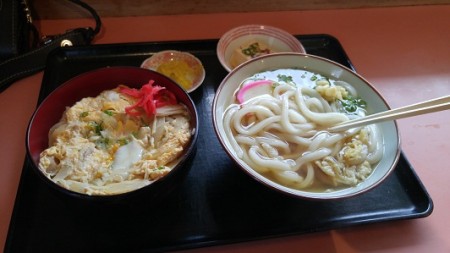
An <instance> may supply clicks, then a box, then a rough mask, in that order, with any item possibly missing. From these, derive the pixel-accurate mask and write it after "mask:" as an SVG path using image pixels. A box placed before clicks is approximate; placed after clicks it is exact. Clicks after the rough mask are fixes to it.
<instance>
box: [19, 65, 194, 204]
mask: <svg viewBox="0 0 450 253" xmlns="http://www.w3.org/2000/svg"><path fill="white" fill-rule="evenodd" d="M197 136H198V117H197V111H196V108H195V105H194V103H193V101H192V100H191V98H190V97H189V95H188V94H187V93H186V92H185V91H184V90H183V89H182V88H181V87H180V86H178V85H177V84H176V83H175V82H174V81H173V80H171V79H170V78H168V77H166V76H164V75H162V74H160V73H158V72H155V71H152V70H148V69H143V68H138V67H106V68H99V69H95V70H92V71H89V72H85V73H82V74H80V75H78V76H75V77H74V78H72V79H70V80H68V81H67V82H65V83H63V84H61V85H60V86H59V87H57V88H56V89H55V90H54V91H52V92H51V93H50V94H49V95H48V96H47V97H46V98H45V99H44V100H43V101H42V102H41V103H40V105H39V106H38V107H37V109H36V111H35V112H34V114H33V116H32V118H31V120H30V123H29V126H28V130H27V138H26V146H27V155H28V158H29V160H30V164H31V166H32V168H33V170H34V171H35V172H36V173H37V174H38V176H39V177H40V178H41V179H42V180H43V181H44V182H45V183H46V184H47V185H50V186H51V188H52V189H56V190H57V192H62V193H63V194H64V195H70V196H75V197H77V198H78V199H87V200H101V201H103V200H105V201H108V200H111V201H115V200H121V199H125V198H126V197H128V196H132V195H134V196H137V195H138V193H142V194H143V195H144V194H145V197H144V198H146V200H147V201H150V200H152V199H154V198H155V199H156V198H157V197H158V196H164V195H166V192H169V191H171V190H172V189H175V188H176V186H177V185H179V184H181V182H182V179H183V178H184V176H185V175H186V174H187V171H188V169H189V168H190V166H189V164H190V161H191V160H192V157H193V156H194V155H195V150H196V149H195V145H196V141H197ZM139 196H140V194H139Z"/></svg>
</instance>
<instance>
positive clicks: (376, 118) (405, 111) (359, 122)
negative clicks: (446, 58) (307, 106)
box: [328, 95, 450, 132]
mask: <svg viewBox="0 0 450 253" xmlns="http://www.w3.org/2000/svg"><path fill="white" fill-rule="evenodd" d="M448 109H450V95H447V96H443V97H440V98H435V99H430V100H427V101H424V102H420V103H416V104H412V105H407V106H403V107H399V108H396V109H392V110H388V111H384V112H379V113H375V114H372V115H369V116H367V117H362V118H358V119H353V120H349V121H345V122H342V123H339V124H337V125H335V126H333V127H330V128H328V131H331V132H338V131H344V130H347V129H350V128H354V127H360V126H364V125H370V124H374V123H378V122H382V121H388V120H395V119H401V118H407V117H412V116H417V115H422V114H426V113H432V112H438V111H444V110H448Z"/></svg>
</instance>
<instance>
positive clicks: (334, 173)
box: [315, 129, 372, 186]
mask: <svg viewBox="0 0 450 253" xmlns="http://www.w3.org/2000/svg"><path fill="white" fill-rule="evenodd" d="M368 144H369V137H368V132H367V130H366V129H362V130H361V131H359V132H358V133H357V134H356V135H354V136H352V137H349V138H348V139H347V140H346V141H345V142H344V145H343V148H342V149H341V151H340V152H339V154H338V155H337V159H336V158H334V157H332V156H327V157H325V158H323V159H322V160H319V161H316V162H315V164H316V165H317V166H318V167H319V168H320V170H321V171H322V172H323V173H325V175H327V177H326V179H327V180H328V181H329V182H328V183H330V184H331V185H334V186H337V185H339V184H344V185H349V186H354V185H357V184H358V183H360V182H362V181H364V180H365V179H366V178H367V177H368V176H369V175H370V174H371V172H372V167H371V165H370V163H369V162H368V161H367V155H368Z"/></svg>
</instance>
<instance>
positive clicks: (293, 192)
mask: <svg viewBox="0 0 450 253" xmlns="http://www.w3.org/2000/svg"><path fill="white" fill-rule="evenodd" d="M283 56H288V57H303V58H312V59H315V60H319V61H322V62H324V63H325V64H331V65H334V66H336V67H338V68H342V69H343V70H345V71H347V72H348V73H349V74H350V75H353V76H355V77H356V78H358V79H360V80H361V81H362V82H363V83H364V84H365V85H367V87H368V88H370V89H371V90H372V91H373V92H374V93H375V94H376V95H377V96H378V98H379V99H380V100H381V101H382V102H383V103H384V105H385V106H386V107H387V108H388V109H390V106H389V104H388V103H387V101H386V99H385V98H384V97H383V96H381V93H380V92H379V91H378V90H377V89H376V88H375V87H374V86H373V85H372V84H371V83H370V82H369V81H367V80H366V79H365V78H364V77H363V76H361V75H360V74H358V73H357V72H356V71H354V70H352V69H350V68H348V67H346V66H344V65H342V64H340V63H338V62H335V61H332V60H330V59H327V58H324V57H320V56H316V55H310V54H304V53H296V52H280V53H273V54H268V55H263V56H260V57H258V58H254V59H251V60H249V61H247V62H245V63H243V64H241V65H239V66H237V67H236V68H235V69H233V70H232V71H231V72H230V73H228V75H227V76H226V77H225V78H224V79H223V80H222V82H221V83H220V85H219V87H218V88H217V91H216V94H215V96H214V100H213V106H212V107H213V108H212V112H211V113H212V121H213V122H212V123H213V126H214V131H215V133H216V135H217V137H218V139H219V143H220V144H221V146H222V147H223V149H224V150H225V152H226V153H227V155H228V156H229V157H230V159H231V160H233V162H234V163H235V164H236V165H237V166H238V167H239V169H240V170H241V171H243V172H245V174H247V175H248V176H250V177H251V178H252V179H254V180H256V181H257V182H259V183H261V184H262V185H264V186H265V187H268V188H270V189H272V190H275V191H277V192H280V193H282V194H284V195H288V196H291V197H294V198H300V199H307V200H315V201H326V200H337V199H347V198H351V197H354V196H358V195H361V194H363V193H366V192H369V191H370V190H372V189H374V188H375V187H377V186H378V185H380V184H381V183H382V182H384V180H385V179H386V178H387V177H388V176H389V175H390V174H392V171H393V170H394V169H395V167H396V165H397V163H398V161H399V159H400V154H401V136H400V132H399V128H398V124H397V122H396V121H393V126H394V130H395V132H396V136H397V138H396V146H395V150H396V153H395V154H394V156H393V162H392V163H391V164H390V165H389V168H388V169H387V171H386V173H384V174H383V175H382V176H381V177H380V178H379V179H378V180H377V181H375V182H374V183H373V184H371V185H368V186H367V187H364V188H359V189H357V190H355V191H352V192H349V193H346V194H344V195H337V194H325V193H322V194H315V193H311V192H307V191H302V190H297V189H293V188H289V187H287V186H284V185H281V184H278V183H276V182H274V181H272V180H270V179H267V178H266V177H264V176H262V175H260V174H259V173H258V172H256V171H255V170H253V169H252V168H250V166H248V168H246V166H245V164H246V163H245V162H243V161H241V160H240V159H239V158H237V157H235V155H234V153H233V152H232V151H231V150H229V148H228V147H227V145H225V139H226V137H225V136H222V135H221V134H220V132H221V131H220V129H219V124H218V123H217V122H218V120H221V116H219V115H217V114H216V111H217V107H218V106H219V105H218V104H217V101H218V98H219V96H220V94H221V92H222V91H223V89H224V87H225V84H226V83H227V82H228V80H229V79H230V78H231V77H232V76H233V75H234V74H235V73H236V72H238V71H240V70H241V69H242V68H245V67H246V66H248V65H251V64H256V63H255V62H258V61H265V60H266V59H267V58H276V57H283ZM265 70H269V69H265ZM265 70H260V71H265ZM372 173H373V172H372ZM371 175H372V174H371ZM355 187H358V185H357V186H355ZM344 190H345V189H344ZM341 191H343V190H338V191H334V192H332V193H339V192H341Z"/></svg>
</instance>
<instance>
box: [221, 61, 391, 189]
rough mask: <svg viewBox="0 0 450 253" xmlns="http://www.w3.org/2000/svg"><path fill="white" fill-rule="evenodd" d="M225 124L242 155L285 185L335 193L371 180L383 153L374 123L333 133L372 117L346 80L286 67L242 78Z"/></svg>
mask: <svg viewBox="0 0 450 253" xmlns="http://www.w3.org/2000/svg"><path fill="white" fill-rule="evenodd" d="M234 98H235V100H234V101H232V103H231V104H230V105H229V106H228V107H227V109H226V111H225V114H224V117H223V125H224V129H225V131H226V135H227V138H228V139H229V142H230V143H231V146H232V148H233V149H234V151H235V152H236V154H237V156H238V157H239V158H240V159H242V160H243V161H244V162H245V163H247V164H248V165H249V166H250V167H251V168H252V169H254V170H255V171H257V172H258V173H260V174H262V175H263V176H265V177H267V178H269V179H271V180H273V181H275V182H277V183H279V184H282V185H285V186H287V187H291V188H295V189H303V190H307V191H315V192H318V191H334V190H339V189H342V188H347V187H352V186H355V185H357V184H359V183H360V182H362V181H363V180H365V179H366V178H367V177H368V176H369V175H370V174H371V173H372V171H373V169H374V167H375V166H376V164H377V163H378V161H379V160H380V159H381V157H382V155H383V145H382V139H381V133H380V131H379V129H378V127H377V126H376V125H369V126H365V127H359V128H353V129H350V130H347V131H343V132H329V131H327V128H329V127H330V126H333V125H335V124H337V123H340V122H344V121H347V120H349V119H352V118H357V117H363V116H365V115H366V113H367V112H366V104H365V102H364V101H363V100H361V99H360V98H358V94H357V92H356V90H355V89H354V88H353V87H352V86H351V85H350V84H348V83H346V82H343V81H338V80H331V79H328V78H325V77H323V76H321V75H319V74H316V73H311V72H308V71H305V70H296V69H281V70H276V71H267V72H262V73H259V74H256V75H254V76H252V77H250V78H248V79H246V80H244V81H243V82H242V83H241V84H240V85H239V88H238V89H237V90H236V92H235V96H234Z"/></svg>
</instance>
